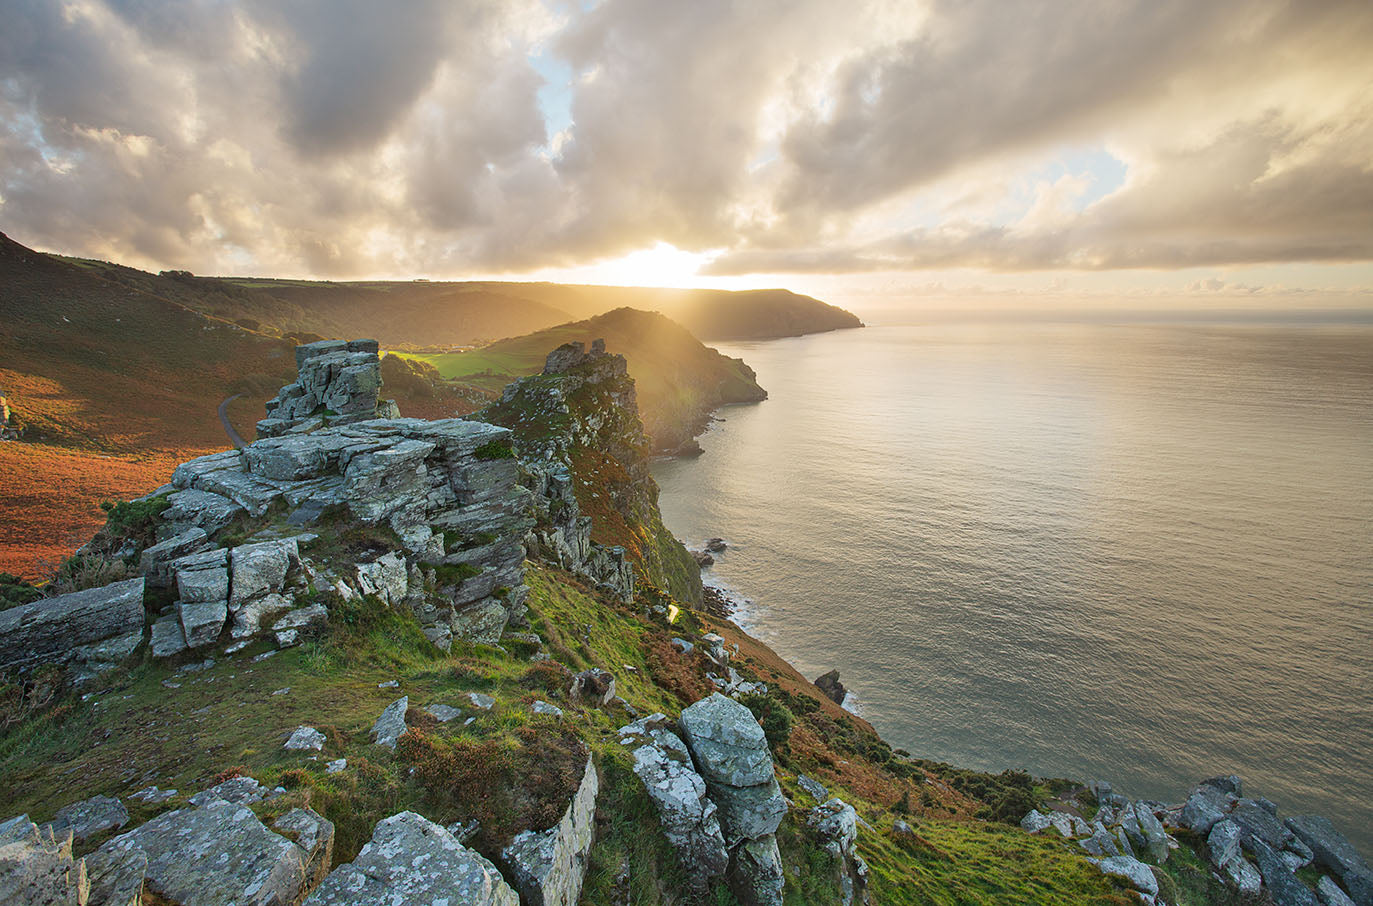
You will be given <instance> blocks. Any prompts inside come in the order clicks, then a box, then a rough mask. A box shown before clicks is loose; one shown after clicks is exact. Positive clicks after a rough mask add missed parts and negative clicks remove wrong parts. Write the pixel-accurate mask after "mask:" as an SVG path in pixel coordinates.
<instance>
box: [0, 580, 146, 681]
mask: <svg viewBox="0 0 1373 906" xmlns="http://www.w3.org/2000/svg"><path fill="white" fill-rule="evenodd" d="M143 587H144V580H143V579H142V578H138V579H128V580H125V581H123V582H115V583H113V584H110V585H105V586H103V587H101V588H90V589H86V590H85V591H78V592H73V593H71V594H66V595H58V596H57V597H55V598H42V599H39V600H37V601H34V602H33V603H31V604H25V605H23V606H20V607H11V608H9V609H8V610H0V668H3V667H15V666H21V665H27V664H35V663H65V662H68V661H70V660H72V658H73V651H74V649H76V648H77V647H78V646H87V645H92V644H96V643H99V642H102V641H104V640H106V639H111V638H117V637H123V636H127V635H129V634H131V633H135V632H136V633H141V632H142V631H143V618H144V614H143Z"/></svg>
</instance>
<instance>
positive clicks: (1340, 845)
mask: <svg viewBox="0 0 1373 906" xmlns="http://www.w3.org/2000/svg"><path fill="white" fill-rule="evenodd" d="M1286 825H1287V828H1288V829H1289V830H1291V831H1292V833H1294V834H1296V836H1297V839H1299V840H1301V841H1302V843H1304V844H1306V846H1307V848H1309V849H1310V850H1311V853H1312V856H1313V858H1314V860H1315V863H1316V864H1317V865H1319V866H1321V867H1322V868H1324V869H1326V870H1327V871H1329V872H1330V873H1331V874H1332V875H1333V876H1334V877H1335V879H1336V880H1338V881H1340V882H1341V883H1342V884H1343V885H1344V889H1345V890H1347V891H1348V892H1349V894H1350V897H1351V898H1352V899H1353V900H1354V902H1355V903H1357V904H1358V906H1373V871H1370V869H1369V866H1368V863H1367V862H1365V861H1364V860H1363V857H1362V856H1361V855H1359V852H1358V850H1356V849H1355V848H1354V846H1353V844H1351V843H1350V842H1349V841H1348V840H1347V839H1345V837H1344V835H1343V834H1341V833H1340V832H1339V831H1337V830H1336V829H1335V825H1333V824H1331V823H1330V821H1329V819H1327V818H1324V817H1321V816H1320V815H1298V816H1296V817H1293V818H1288V819H1287V821H1286Z"/></svg>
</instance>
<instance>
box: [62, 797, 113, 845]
mask: <svg viewBox="0 0 1373 906" xmlns="http://www.w3.org/2000/svg"><path fill="white" fill-rule="evenodd" d="M128 823H129V810H128V809H126V808H124V803H122V802H120V801H119V800H118V799H113V798H111V797H109V796H92V797H91V798H90V799H85V800H83V801H81V802H76V803H73V804H71V805H68V806H65V807H63V808H60V809H58V810H57V814H55V815H53V817H52V821H51V822H49V823H48V828H49V829H51V830H52V832H53V834H54V835H56V836H59V837H60V836H61V835H62V834H63V833H65V832H70V833H71V834H72V835H73V836H74V837H75V838H76V839H77V840H85V839H87V838H90V837H94V836H95V835H96V834H100V833H104V832H105V831H107V830H114V829H116V828H120V827H123V826H124V825H126V824H128Z"/></svg>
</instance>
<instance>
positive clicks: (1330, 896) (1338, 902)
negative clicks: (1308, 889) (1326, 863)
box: [1316, 875, 1357, 906]
mask: <svg viewBox="0 0 1373 906" xmlns="http://www.w3.org/2000/svg"><path fill="white" fill-rule="evenodd" d="M1316 898H1317V899H1318V900H1320V901H1321V906H1357V904H1356V903H1355V902H1354V901H1353V900H1352V899H1350V898H1349V894H1347V893H1345V892H1344V891H1343V890H1341V889H1340V886H1339V885H1338V884H1336V883H1335V882H1334V881H1333V880H1331V878H1330V876H1329V875H1322V876H1321V879H1320V880H1319V881H1318V882H1316Z"/></svg>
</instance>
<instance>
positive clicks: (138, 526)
mask: <svg viewBox="0 0 1373 906" xmlns="http://www.w3.org/2000/svg"><path fill="white" fill-rule="evenodd" d="M168 497H169V495H167V494H159V495H157V496H156V497H147V498H145V499H143V500H130V501H127V502H119V501H113V500H106V501H103V502H101V504H100V508H101V509H102V510H104V511H105V527H104V528H103V529H102V530H101V531H102V532H104V533H105V535H106V536H108V537H109V538H110V539H111V540H113V541H125V540H128V539H133V540H134V541H137V542H138V543H139V544H140V545H143V544H147V543H148V542H150V541H152V540H153V535H154V532H153V530H154V528H155V525H156V521H157V517H158V516H160V515H162V512H163V511H164V510H165V509H167V507H169V506H171V505H172V503H171V500H169V499H168Z"/></svg>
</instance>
